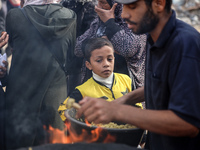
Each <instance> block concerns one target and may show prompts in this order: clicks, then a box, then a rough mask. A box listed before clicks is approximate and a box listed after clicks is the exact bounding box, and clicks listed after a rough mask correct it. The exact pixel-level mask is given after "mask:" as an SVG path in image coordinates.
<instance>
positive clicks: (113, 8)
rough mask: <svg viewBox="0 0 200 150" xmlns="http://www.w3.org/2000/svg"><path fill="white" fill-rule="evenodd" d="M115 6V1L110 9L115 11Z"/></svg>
mask: <svg viewBox="0 0 200 150" xmlns="http://www.w3.org/2000/svg"><path fill="white" fill-rule="evenodd" d="M116 7H117V3H115V4H114V5H113V6H112V8H111V10H112V11H115V8H116Z"/></svg>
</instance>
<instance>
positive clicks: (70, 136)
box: [44, 121, 116, 144]
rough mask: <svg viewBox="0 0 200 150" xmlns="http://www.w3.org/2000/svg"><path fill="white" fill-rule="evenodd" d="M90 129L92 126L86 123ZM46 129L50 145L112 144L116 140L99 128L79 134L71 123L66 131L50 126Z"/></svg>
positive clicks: (66, 124)
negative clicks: (79, 143)
mask: <svg viewBox="0 0 200 150" xmlns="http://www.w3.org/2000/svg"><path fill="white" fill-rule="evenodd" d="M86 124H87V125H88V127H89V126H90V124H89V122H87V121H86ZM44 129H45V130H46V131H47V132H48V134H49V137H48V141H49V143H52V144H55V143H62V144H72V143H78V142H86V143H112V142H115V140H116V138H115V137H114V136H112V135H110V134H107V133H106V132H105V131H104V130H103V129H102V128H100V127H97V128H96V129H93V130H92V129H91V130H90V132H88V130H86V129H82V130H81V134H77V133H76V131H75V130H74V129H73V128H72V126H71V123H70V122H69V121H66V122H65V128H64V130H59V129H55V128H53V127H52V126H49V128H48V129H47V128H46V127H44Z"/></svg>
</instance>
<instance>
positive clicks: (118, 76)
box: [114, 73, 131, 80]
mask: <svg viewBox="0 0 200 150" xmlns="http://www.w3.org/2000/svg"><path fill="white" fill-rule="evenodd" d="M114 75H115V78H120V79H126V80H131V78H130V77H129V76H128V75H126V74H123V73H114Z"/></svg>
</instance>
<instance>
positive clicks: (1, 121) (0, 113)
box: [0, 86, 5, 149]
mask: <svg viewBox="0 0 200 150" xmlns="http://www.w3.org/2000/svg"><path fill="white" fill-rule="evenodd" d="M0 149H5V93H4V91H3V89H2V87H1V86H0Z"/></svg>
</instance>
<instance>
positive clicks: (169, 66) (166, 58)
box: [145, 11, 200, 150]
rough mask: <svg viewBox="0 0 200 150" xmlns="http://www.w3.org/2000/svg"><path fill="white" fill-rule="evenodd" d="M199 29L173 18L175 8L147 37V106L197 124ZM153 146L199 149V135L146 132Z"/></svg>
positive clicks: (199, 119) (166, 149) (155, 148)
mask: <svg viewBox="0 0 200 150" xmlns="http://www.w3.org/2000/svg"><path fill="white" fill-rule="evenodd" d="M199 41H200V33H199V32H197V31H196V30H195V29H194V28H192V27H191V26H190V25H187V24H186V23H184V22H182V21H180V20H178V19H176V15H175V11H173V14H172V16H171V17H170V19H169V20H168V22H167V24H166V25H165V27H164V29H163V31H162V32H161V34H160V36H159V38H158V40H157V41H156V42H155V43H153V40H152V38H151V37H150V36H149V37H148V44H147V57H146V72H145V100H146V108H147V109H152V110H171V111H173V112H174V113H175V114H176V115H177V116H179V117H180V118H182V119H183V120H185V121H186V122H188V123H190V124H192V125H194V126H196V127H197V128H200V115H199V114H200V109H199V106H200V101H199V92H200V78H199V77H200V43H199ZM149 139H150V141H149V145H150V149H152V150H161V149H162V150H195V149H200V136H199V135H198V136H197V137H194V138H190V137H172V136H165V135H160V134H155V133H151V132H149Z"/></svg>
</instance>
